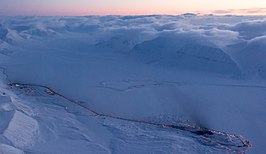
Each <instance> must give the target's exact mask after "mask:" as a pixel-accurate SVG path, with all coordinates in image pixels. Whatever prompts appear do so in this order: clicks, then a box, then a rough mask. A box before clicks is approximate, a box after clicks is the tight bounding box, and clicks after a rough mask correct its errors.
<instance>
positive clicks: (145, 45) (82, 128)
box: [0, 14, 266, 154]
mask: <svg viewBox="0 0 266 154" xmlns="http://www.w3.org/2000/svg"><path fill="white" fill-rule="evenodd" d="M265 36H266V19H265V17H263V16H254V17H253V16H212V15H206V16H194V15H188V14H184V15H179V16H166V15H165V16H160V15H151V16H87V17H86V16H85V17H1V18H0V79H1V81H0V92H1V96H0V117H1V121H0V153H3V154H6V153H10V154H11V153H12V154H13V153H55V154H57V153H69V154H72V153H81V154H83V153H84V154H85V153H86V154H87V153H118V154H120V153H121V154H123V153H242V152H243V153H264V151H266V148H265V146H264V145H265V141H264V140H265V138H266V133H265V130H266V112H265V107H266V62H265V58H266V50H265V49H266V44H265Z"/></svg>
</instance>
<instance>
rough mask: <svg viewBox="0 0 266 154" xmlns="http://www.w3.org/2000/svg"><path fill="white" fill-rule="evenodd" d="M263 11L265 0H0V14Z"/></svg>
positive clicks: (264, 13)
mask: <svg viewBox="0 0 266 154" xmlns="http://www.w3.org/2000/svg"><path fill="white" fill-rule="evenodd" d="M186 12H193V13H204V14H208V13H215V14H252V15H253V14H255V15H258V14H263V15H266V0H1V2H0V14H1V15H112V14H115V15H136V14H138V15H140V14H180V13H186Z"/></svg>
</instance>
